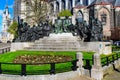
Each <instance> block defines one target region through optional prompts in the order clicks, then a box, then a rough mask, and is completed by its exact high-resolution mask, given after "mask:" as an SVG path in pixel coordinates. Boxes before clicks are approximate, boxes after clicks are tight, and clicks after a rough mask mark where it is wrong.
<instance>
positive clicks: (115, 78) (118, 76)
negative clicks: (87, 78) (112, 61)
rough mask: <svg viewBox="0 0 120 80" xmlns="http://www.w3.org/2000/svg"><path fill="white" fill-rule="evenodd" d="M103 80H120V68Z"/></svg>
mask: <svg viewBox="0 0 120 80" xmlns="http://www.w3.org/2000/svg"><path fill="white" fill-rule="evenodd" d="M103 80H120V67H119V68H118V69H116V70H113V71H112V72H111V73H110V74H108V75H106V76H105V77H104V79H103Z"/></svg>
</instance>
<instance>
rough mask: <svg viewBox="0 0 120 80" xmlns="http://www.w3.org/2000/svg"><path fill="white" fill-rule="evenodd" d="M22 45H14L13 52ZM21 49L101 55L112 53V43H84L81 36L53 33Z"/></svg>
mask: <svg viewBox="0 0 120 80" xmlns="http://www.w3.org/2000/svg"><path fill="white" fill-rule="evenodd" d="M20 44H21V45H22V44H23V43H19V44H17V43H12V45H13V47H11V50H17V46H18V45H20ZM25 44H26V45H27V46H26V45H25ZM14 46H16V47H14ZM21 49H22V50H23V49H24V50H33V51H87V52H88V51H91V52H96V53H99V54H110V53H112V48H111V43H110V42H83V41H82V40H81V39H80V37H79V36H73V35H72V33H59V34H55V33H52V34H50V35H49V36H48V37H44V38H40V39H39V40H36V41H35V42H34V43H31V44H30V43H29V44H28V43H24V45H22V48H21ZM19 50H20V49H19Z"/></svg>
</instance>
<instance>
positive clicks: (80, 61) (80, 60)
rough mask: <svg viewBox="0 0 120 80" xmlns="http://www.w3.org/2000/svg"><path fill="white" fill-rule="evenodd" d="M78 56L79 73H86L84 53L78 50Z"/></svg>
mask: <svg viewBox="0 0 120 80" xmlns="http://www.w3.org/2000/svg"><path fill="white" fill-rule="evenodd" d="M76 58H77V59H78V62H77V66H78V71H79V75H84V74H85V73H84V72H85V71H84V68H83V60H82V59H83V54H82V53H81V52H77V54H76Z"/></svg>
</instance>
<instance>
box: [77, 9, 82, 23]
mask: <svg viewBox="0 0 120 80" xmlns="http://www.w3.org/2000/svg"><path fill="white" fill-rule="evenodd" d="M77 21H78V22H82V21H83V14H82V12H81V11H78V13H77Z"/></svg>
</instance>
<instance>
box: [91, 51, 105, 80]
mask: <svg viewBox="0 0 120 80" xmlns="http://www.w3.org/2000/svg"><path fill="white" fill-rule="evenodd" d="M93 59H94V65H93V66H92V69H91V77H92V78H94V79H96V80H102V79H103V70H102V66H101V59H100V54H97V53H96V54H94V58H93Z"/></svg>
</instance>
